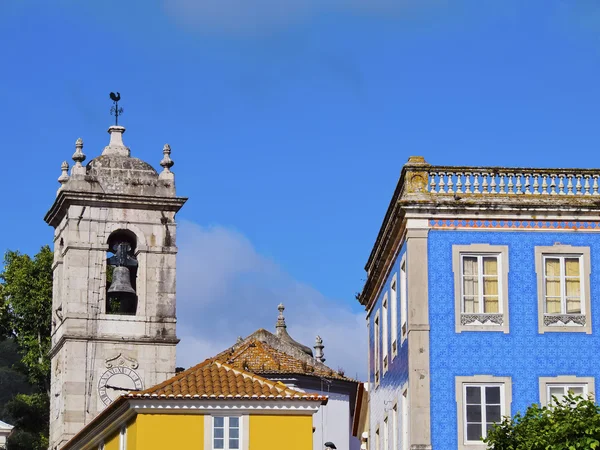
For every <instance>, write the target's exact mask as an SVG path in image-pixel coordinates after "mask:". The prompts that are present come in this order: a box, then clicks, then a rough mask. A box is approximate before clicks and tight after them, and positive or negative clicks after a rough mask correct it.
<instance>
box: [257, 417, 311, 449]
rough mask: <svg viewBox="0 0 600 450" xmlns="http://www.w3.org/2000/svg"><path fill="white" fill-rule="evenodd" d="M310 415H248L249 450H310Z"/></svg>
mask: <svg viewBox="0 0 600 450" xmlns="http://www.w3.org/2000/svg"><path fill="white" fill-rule="evenodd" d="M312 425H313V424H312V416H262V415H261V416H250V434H249V437H250V441H249V447H250V448H249V450H281V449H285V450H312V446H313V432H312Z"/></svg>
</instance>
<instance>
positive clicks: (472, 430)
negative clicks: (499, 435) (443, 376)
mask: <svg viewBox="0 0 600 450" xmlns="http://www.w3.org/2000/svg"><path fill="white" fill-rule="evenodd" d="M511 397H512V393H511V381H510V378H507V377H492V376H483V375H479V376H474V377H456V403H457V414H458V444H459V446H458V448H459V449H461V450H464V449H467V448H475V449H477V448H482V449H484V448H486V445H485V444H484V443H483V442H482V439H484V438H485V437H487V432H488V430H490V429H491V428H492V427H493V425H494V424H495V423H499V422H501V421H502V417H503V416H505V415H510V403H511Z"/></svg>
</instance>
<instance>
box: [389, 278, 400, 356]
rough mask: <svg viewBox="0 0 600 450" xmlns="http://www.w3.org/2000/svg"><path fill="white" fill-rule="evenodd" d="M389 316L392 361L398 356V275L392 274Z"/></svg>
mask: <svg viewBox="0 0 600 450" xmlns="http://www.w3.org/2000/svg"><path fill="white" fill-rule="evenodd" d="M390 314H391V316H392V317H391V324H390V326H391V334H392V360H393V359H394V358H395V357H396V356H397V355H398V274H397V273H394V276H393V277H392V282H391V283H390Z"/></svg>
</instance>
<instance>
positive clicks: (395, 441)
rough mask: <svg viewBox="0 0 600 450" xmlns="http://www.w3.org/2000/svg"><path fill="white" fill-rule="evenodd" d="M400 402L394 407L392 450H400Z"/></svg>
mask: <svg viewBox="0 0 600 450" xmlns="http://www.w3.org/2000/svg"><path fill="white" fill-rule="evenodd" d="M399 426H400V424H399V423H398V402H395V403H394V406H392V450H398V427H399Z"/></svg>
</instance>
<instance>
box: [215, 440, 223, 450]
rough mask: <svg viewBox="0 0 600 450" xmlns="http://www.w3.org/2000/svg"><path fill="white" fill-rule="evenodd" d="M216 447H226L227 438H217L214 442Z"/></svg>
mask: <svg viewBox="0 0 600 450" xmlns="http://www.w3.org/2000/svg"><path fill="white" fill-rule="evenodd" d="M213 447H214V448H225V440H224V439H215V440H214V443H213Z"/></svg>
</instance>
